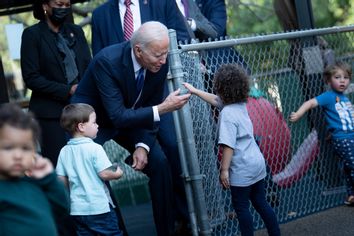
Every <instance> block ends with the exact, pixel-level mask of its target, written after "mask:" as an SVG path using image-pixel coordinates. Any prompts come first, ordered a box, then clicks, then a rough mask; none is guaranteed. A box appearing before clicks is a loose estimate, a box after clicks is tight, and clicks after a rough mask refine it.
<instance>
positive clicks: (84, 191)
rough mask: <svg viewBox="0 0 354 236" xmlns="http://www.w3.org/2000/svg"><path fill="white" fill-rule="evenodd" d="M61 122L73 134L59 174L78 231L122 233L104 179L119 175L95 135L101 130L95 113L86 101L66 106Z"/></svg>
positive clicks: (61, 153) (99, 233)
mask: <svg viewBox="0 0 354 236" xmlns="http://www.w3.org/2000/svg"><path fill="white" fill-rule="evenodd" d="M60 122H61V125H62V127H63V128H64V129H66V130H67V131H68V132H69V133H70V134H71V135H72V138H71V139H70V140H69V141H68V143H67V145H65V146H64V147H63V148H62V150H61V151H60V154H59V159H58V164H57V167H56V171H57V175H58V176H59V178H60V179H62V180H63V181H64V183H65V184H66V186H68V187H69V189H70V200H71V210H70V214H71V215H72V216H73V218H74V221H75V224H76V231H77V234H78V235H114V236H119V235H122V232H121V231H120V229H119V228H118V219H117V216H116V213H115V211H114V210H113V207H114V205H113V203H111V202H110V197H109V195H108V191H107V189H106V187H105V186H106V185H105V183H104V181H108V180H113V179H119V178H120V177H121V176H122V175H123V171H122V170H121V169H120V168H119V167H116V166H112V163H111V162H110V161H109V159H108V157H107V154H106V152H105V151H104V149H103V147H102V146H101V145H99V144H97V143H95V142H93V139H94V138H95V137H96V135H97V132H98V125H97V123H96V113H95V111H94V109H93V108H92V107H91V106H90V105H87V104H83V103H77V104H69V105H67V106H66V107H64V109H63V112H62V116H61V120H60Z"/></svg>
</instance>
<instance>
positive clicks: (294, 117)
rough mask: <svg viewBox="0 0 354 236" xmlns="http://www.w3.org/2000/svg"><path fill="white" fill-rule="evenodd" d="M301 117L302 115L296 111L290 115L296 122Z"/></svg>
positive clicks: (290, 118) (292, 120)
mask: <svg viewBox="0 0 354 236" xmlns="http://www.w3.org/2000/svg"><path fill="white" fill-rule="evenodd" d="M299 119H300V116H299V115H298V114H297V113H296V112H291V114H290V116H289V120H290V121H291V122H296V121H298V120H299Z"/></svg>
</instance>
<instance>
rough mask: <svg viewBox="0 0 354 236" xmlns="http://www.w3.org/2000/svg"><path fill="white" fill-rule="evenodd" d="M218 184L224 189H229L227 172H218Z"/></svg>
mask: <svg viewBox="0 0 354 236" xmlns="http://www.w3.org/2000/svg"><path fill="white" fill-rule="evenodd" d="M220 183H221V184H222V186H223V187H224V188H230V182H229V170H220Z"/></svg>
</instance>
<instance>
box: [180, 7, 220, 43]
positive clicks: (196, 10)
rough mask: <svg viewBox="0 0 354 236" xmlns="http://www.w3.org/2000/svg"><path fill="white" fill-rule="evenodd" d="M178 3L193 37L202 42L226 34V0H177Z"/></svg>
mask: <svg viewBox="0 0 354 236" xmlns="http://www.w3.org/2000/svg"><path fill="white" fill-rule="evenodd" d="M176 3H177V6H178V8H179V10H180V11H181V13H182V14H183V16H184V17H185V19H186V21H187V23H188V26H189V29H190V30H191V31H189V32H190V36H191V37H192V38H195V39H198V40H199V41H200V42H202V41H207V40H208V39H218V38H220V37H225V36H226V20H227V15H226V6H225V1H224V0H197V1H194V0H176ZM191 32H192V33H191Z"/></svg>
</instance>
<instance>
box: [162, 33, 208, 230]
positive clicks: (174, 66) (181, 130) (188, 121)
mask: <svg viewBox="0 0 354 236" xmlns="http://www.w3.org/2000/svg"><path fill="white" fill-rule="evenodd" d="M169 38H170V49H169V63H170V73H171V78H170V80H169V81H168V84H169V89H170V91H171V90H174V89H177V88H181V91H182V93H183V91H186V90H185V89H184V88H183V86H182V84H181V80H182V79H183V70H182V64H181V59H180V55H179V53H180V51H179V50H178V46H177V37H176V31H175V30H169ZM173 118H174V120H175V126H176V134H177V135H179V137H178V136H177V138H178V142H179V145H178V147H179V151H180V158H181V159H182V160H181V165H182V168H184V170H183V171H187V172H183V173H184V175H185V176H184V177H185V183H186V194H187V197H192V198H193V200H194V201H193V200H192V199H188V200H187V201H188V204H191V205H189V211H190V213H191V224H192V230H193V234H194V235H197V233H198V231H199V235H211V228H210V222H209V217H208V214H207V207H206V203H205V196H204V190H203V183H202V178H203V177H202V175H201V174H200V168H199V163H198V157H197V151H196V147H195V140H194V134H193V125H192V115H191V111H190V107H189V104H186V105H185V106H184V107H183V108H181V109H180V110H178V111H175V112H174V116H173ZM181 154H182V155H181ZM189 186H191V189H190V187H189ZM188 195H191V196H188ZM194 208H195V210H196V215H195V213H194V211H193V210H194ZM191 210H192V211H191ZM195 216H196V219H197V225H195Z"/></svg>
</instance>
